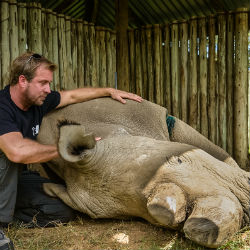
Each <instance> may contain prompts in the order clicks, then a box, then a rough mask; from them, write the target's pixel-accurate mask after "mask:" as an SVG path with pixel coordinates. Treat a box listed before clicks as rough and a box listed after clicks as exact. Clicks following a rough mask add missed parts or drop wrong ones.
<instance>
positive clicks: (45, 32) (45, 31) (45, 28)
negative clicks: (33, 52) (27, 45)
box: [41, 8, 51, 58]
mask: <svg viewBox="0 0 250 250" xmlns="http://www.w3.org/2000/svg"><path fill="white" fill-rule="evenodd" d="M46 12H47V11H46V10H45V9H44V8H42V15H41V20H42V21H41V25H42V27H41V32H42V39H43V41H42V55H43V56H45V57H47V58H48V56H49V46H50V42H49V40H50V37H51V36H50V35H49V24H48V21H49V20H48V18H47V15H46Z"/></svg>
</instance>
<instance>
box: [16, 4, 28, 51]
mask: <svg viewBox="0 0 250 250" xmlns="http://www.w3.org/2000/svg"><path fill="white" fill-rule="evenodd" d="M17 6H18V46H19V53H20V54H23V53H24V52H25V51H26V46H27V8H26V3H18V4H17Z"/></svg>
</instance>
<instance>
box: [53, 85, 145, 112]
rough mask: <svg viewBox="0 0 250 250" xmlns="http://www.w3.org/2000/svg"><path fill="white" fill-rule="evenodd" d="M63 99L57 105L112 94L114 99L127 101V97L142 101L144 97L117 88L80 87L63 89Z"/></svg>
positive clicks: (61, 105) (60, 105)
mask: <svg viewBox="0 0 250 250" xmlns="http://www.w3.org/2000/svg"><path fill="white" fill-rule="evenodd" d="M60 95H61V101H60V104H59V105H58V106H57V108H59V107H63V106H66V105H69V104H73V103H79V102H85V101H89V100H92V99H95V98H99V97H104V96H110V97H111V98H113V99H114V100H117V101H119V102H122V103H126V101H125V99H130V100H134V101H137V102H141V101H142V98H141V97H140V96H138V95H136V94H133V93H128V92H126V91H121V90H117V89H114V88H80V89H74V90H66V91H61V92H60Z"/></svg>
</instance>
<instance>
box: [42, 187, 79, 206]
mask: <svg viewBox="0 0 250 250" xmlns="http://www.w3.org/2000/svg"><path fill="white" fill-rule="evenodd" d="M43 190H44V192H45V193H46V194H47V195H49V196H51V197H59V198H60V199H61V200H62V201H63V202H64V203H65V204H67V205H68V206H69V207H71V208H73V209H75V210H78V206H77V205H76V204H75V203H74V201H73V200H72V199H71V197H70V196H69V193H68V191H67V189H66V187H65V186H63V185H60V184H55V183H44V184H43Z"/></svg>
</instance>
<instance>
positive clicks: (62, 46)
mask: <svg viewBox="0 0 250 250" xmlns="http://www.w3.org/2000/svg"><path fill="white" fill-rule="evenodd" d="M65 30H66V28H65V16H64V15H63V14H59V15H58V43H59V69H60V70H59V73H60V87H61V89H62V90H64V89H67V78H66V74H65V72H66V71H67V67H66V61H67V57H66V37H65Z"/></svg>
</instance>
